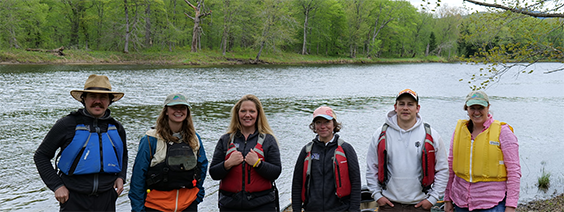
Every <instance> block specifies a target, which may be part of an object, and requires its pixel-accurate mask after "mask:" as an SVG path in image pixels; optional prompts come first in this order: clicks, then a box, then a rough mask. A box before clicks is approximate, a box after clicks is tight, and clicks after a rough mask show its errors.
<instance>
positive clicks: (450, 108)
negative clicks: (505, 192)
mask: <svg viewBox="0 0 564 212" xmlns="http://www.w3.org/2000/svg"><path fill="white" fill-rule="evenodd" d="M559 67H561V64H558V63H542V64H537V65H536V67H534V68H535V70H536V72H534V73H533V74H522V75H519V76H514V75H512V74H508V75H505V76H504V77H503V78H502V81H501V82H499V83H496V84H493V85H492V86H490V87H489V88H488V89H487V90H486V92H487V93H488V95H489V96H490V102H491V108H490V111H491V113H493V114H494V118H495V119H498V120H501V121H505V122H507V123H509V124H510V125H511V126H513V128H514V129H515V134H516V135H517V137H518V138H519V144H520V159H521V168H522V178H521V193H520V202H526V201H530V200H533V199H544V198H549V197H551V196H552V195H553V194H560V193H563V192H564V183H563V177H564V175H563V174H564V170H563V169H562V167H564V159H563V157H562V155H563V152H564V141H563V139H562V138H561V137H558V136H559V135H561V134H562V130H564V121H563V120H564V113H563V112H562V111H563V109H564V107H563V106H562V103H564V92H562V91H563V90H564V71H561V72H556V73H552V74H543V71H544V70H549V69H555V68H559ZM479 68H480V67H479V66H473V65H466V64H458V63H453V64H440V63H426V64H370V65H316V66H230V67H196V68H194V67H186V66H137V65H135V66H130V65H2V66H0V100H1V102H2V103H1V105H2V107H1V108H0V113H1V114H2V116H1V117H0V131H1V133H0V149H1V152H2V154H0V170H1V171H0V179H2V180H1V181H0V194H2V195H0V211H6V210H14V211H54V210H58V203H57V202H56V200H55V198H54V195H53V192H52V191H50V190H49V189H48V188H47V187H46V186H45V184H44V183H43V181H42V180H41V178H40V177H39V174H38V173H37V169H36V168H35V164H34V162H33V154H34V152H35V150H36V148H37V147H38V146H39V144H40V143H41V141H42V140H43V137H44V136H45V134H46V133H47V132H48V131H49V129H50V127H51V126H52V125H53V124H54V123H55V121H56V120H57V119H59V118H61V117H63V116H64V115H66V114H68V113H69V112H71V111H73V110H75V109H77V108H79V107H81V104H80V103H79V102H77V101H76V100H74V99H73V98H72V97H71V96H70V94H69V92H70V91H71V90H73V89H82V88H83V86H84V82H85V80H86V78H87V77H88V76H89V75H90V74H101V75H107V76H109V78H110V81H111V83H112V86H113V90H115V91H120V92H124V93H125V97H124V98H123V99H122V100H120V101H118V102H116V103H114V104H112V105H111V106H110V109H111V110H112V115H113V117H115V118H116V119H117V120H119V121H121V123H122V124H123V125H124V127H125V129H126V131H127V138H128V140H127V148H128V150H129V167H128V181H127V184H126V185H125V191H124V192H123V193H122V195H121V196H120V197H119V198H118V200H117V208H118V211H129V210H130V209H131V207H130V204H129V199H128V197H127V193H128V190H129V184H128V182H129V178H130V175H131V168H132V166H133V161H134V159H135V155H136V152H137V146H138V142H139V139H140V138H141V137H142V136H143V134H144V132H145V131H146V130H148V129H149V128H150V127H151V126H153V125H154V123H155V120H156V118H157V116H158V113H159V111H160V109H161V108H162V103H163V101H164V98H165V96H166V95H167V94H169V93H172V92H182V93H184V94H185V95H186V96H188V97H189V101H190V102H191V104H192V111H193V114H194V123H195V126H196V130H197V132H198V133H199V134H200V136H201V138H202V141H203V144H204V147H205V150H206V154H207V157H208V158H209V159H210V160H211V157H212V154H213V150H214V148H215V145H216V143H217V140H218V139H219V137H220V136H221V135H222V134H224V133H225V131H226V129H227V126H228V124H229V120H230V119H229V116H230V114H229V113H230V109H231V107H232V106H233V105H234V103H235V102H236V101H237V100H238V99H239V98H240V97H241V96H243V95H245V94H255V95H257V96H258V97H259V98H260V99H261V101H262V103H263V105H264V107H265V112H266V116H267V118H268V121H269V123H270V126H271V127H272V129H273V130H274V132H275V135H276V137H277V138H278V139H279V142H280V145H281V147H280V151H281V159H282V165H283V169H282V174H281V175H280V178H279V179H278V180H277V185H278V187H279V190H280V204H281V205H282V206H285V205H287V204H289V203H290V193H291V179H292V173H293V167H294V164H295V161H296V157H297V154H298V153H299V151H300V149H301V148H302V147H303V145H305V144H306V143H307V142H308V141H310V140H311V139H312V138H313V137H314V134H313V132H311V130H309V128H308V125H309V123H310V121H311V113H312V111H313V110H314V109H315V108H317V107H318V106H321V105H328V106H331V107H332V108H333V109H334V110H335V111H336V113H337V118H338V120H339V121H340V122H341V123H342V124H343V129H342V130H341V132H340V134H341V136H342V138H344V139H345V140H347V141H348V142H349V143H351V144H352V145H353V146H354V148H355V149H356V151H357V154H358V157H359V162H360V166H361V172H362V173H361V176H362V182H363V184H365V182H366V180H365V177H364V174H365V167H366V163H365V157H366V152H367V148H368V139H369V137H370V136H371V135H372V134H373V133H374V131H375V130H376V129H377V128H378V127H379V126H381V125H382V124H383V122H384V118H385V115H386V114H387V112H388V111H390V110H392V109H393V103H394V97H395V94H396V93H397V92H399V91H400V90H403V89H405V88H411V89H413V90H415V91H416V92H418V93H419V95H420V98H421V100H420V105H421V110H420V115H421V116H422V117H423V119H424V121H425V122H428V123H430V124H431V126H432V127H433V128H435V129H436V130H437V131H438V132H439V133H440V135H441V136H442V138H443V141H444V142H445V145H446V146H447V147H448V146H449V141H450V138H451V136H452V133H453V130H454V127H455V125H456V121H457V120H458V119H465V118H467V115H466V112H465V111H464V110H463V103H464V98H465V96H466V94H467V93H468V92H469V91H470V89H469V86H468V84H467V83H466V82H465V80H463V81H459V79H461V78H464V79H468V78H469V76H471V74H472V73H474V72H475V71H476V70H478V69H479ZM210 162H211V161H210ZM543 169H544V171H546V172H548V173H550V174H551V177H550V180H551V187H550V189H549V190H548V191H546V192H543V191H539V190H538V189H537V187H536V183H537V178H538V177H539V176H541V173H542V170H543ZM218 185H219V183H218V181H213V180H212V179H211V178H210V177H209V175H208V177H207V178H206V180H205V183H204V186H205V189H206V197H205V198H204V201H203V202H202V203H201V204H200V206H199V209H200V211H217V191H218Z"/></svg>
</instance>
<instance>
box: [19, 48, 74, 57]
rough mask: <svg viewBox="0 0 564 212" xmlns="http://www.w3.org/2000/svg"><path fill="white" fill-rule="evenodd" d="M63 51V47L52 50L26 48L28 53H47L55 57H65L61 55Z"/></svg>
mask: <svg viewBox="0 0 564 212" xmlns="http://www.w3.org/2000/svg"><path fill="white" fill-rule="evenodd" d="M64 49H65V47H64V46H61V47H59V48H56V49H52V50H45V49H31V48H27V49H26V51H30V52H48V53H54V54H55V55H57V56H65V54H64V53H63V50H64Z"/></svg>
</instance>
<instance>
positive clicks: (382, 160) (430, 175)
mask: <svg viewBox="0 0 564 212" xmlns="http://www.w3.org/2000/svg"><path fill="white" fill-rule="evenodd" d="M423 126H424V127H425V142H424V144H423V146H422V148H421V172H422V173H421V176H422V178H421V187H422V188H423V192H425V193H426V192H427V191H428V190H429V189H430V188H431V185H432V184H433V182H434V181H435V145H434V143H433V136H431V126H429V124H427V123H424V124H423ZM387 129H388V124H384V126H382V132H381V133H380V137H379V138H378V144H377V151H378V183H379V184H380V186H381V187H382V189H386V183H387V182H388V180H389V179H390V178H389V176H388V175H389V174H388V151H387V149H386V142H387V139H386V130H387Z"/></svg>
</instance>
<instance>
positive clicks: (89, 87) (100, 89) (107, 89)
mask: <svg viewBox="0 0 564 212" xmlns="http://www.w3.org/2000/svg"><path fill="white" fill-rule="evenodd" d="M83 93H107V94H113V95H114V98H113V99H112V102H115V101H118V100H120V99H121V98H122V97H123V95H124V94H123V93H122V92H115V91H112V85H110V80H109V79H108V77H107V76H104V75H96V74H92V75H90V76H89V77H88V79H87V80H86V83H84V90H72V91H71V92H70V94H71V96H72V97H73V98H74V99H76V100H77V101H79V102H82V99H81V98H80V96H81V95H82V94H83Z"/></svg>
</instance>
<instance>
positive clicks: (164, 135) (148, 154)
mask: <svg viewBox="0 0 564 212" xmlns="http://www.w3.org/2000/svg"><path fill="white" fill-rule="evenodd" d="M207 167H208V159H207V158H206V153H205V151H204V146H203V144H202V141H201V139H200V136H199V135H198V134H197V133H196V130H195V129H194V124H193V123H192V113H191V111H190V104H188V101H187V100H186V97H185V96H184V95H183V94H180V93H172V94H169V95H168V96H167V97H166V100H165V102H164V107H163V109H162V110H161V113H160V115H159V117H158V118H157V123H156V128H155V129H150V130H149V131H147V132H146V133H145V136H143V138H141V140H140V141H139V150H138V152H137V156H136V157H135V164H134V165H133V174H132V176H131V185H130V190H129V199H130V200H131V209H132V211H198V203H200V202H202V200H203V198H204V194H205V192H204V187H203V184H204V179H205V178H206V170H207Z"/></svg>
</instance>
